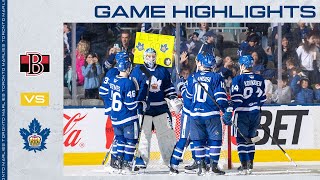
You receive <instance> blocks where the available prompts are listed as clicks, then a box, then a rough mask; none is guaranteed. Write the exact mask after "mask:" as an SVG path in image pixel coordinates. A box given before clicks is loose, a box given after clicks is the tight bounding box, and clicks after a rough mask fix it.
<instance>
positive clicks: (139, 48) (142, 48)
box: [136, 42, 144, 51]
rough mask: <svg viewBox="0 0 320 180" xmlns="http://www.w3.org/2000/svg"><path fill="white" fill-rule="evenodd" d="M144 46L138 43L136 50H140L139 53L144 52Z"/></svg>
mask: <svg viewBox="0 0 320 180" xmlns="http://www.w3.org/2000/svg"><path fill="white" fill-rule="evenodd" d="M143 46H144V44H142V43H141V42H138V45H137V46H136V48H137V49H138V50H139V51H142V50H144V47H143Z"/></svg>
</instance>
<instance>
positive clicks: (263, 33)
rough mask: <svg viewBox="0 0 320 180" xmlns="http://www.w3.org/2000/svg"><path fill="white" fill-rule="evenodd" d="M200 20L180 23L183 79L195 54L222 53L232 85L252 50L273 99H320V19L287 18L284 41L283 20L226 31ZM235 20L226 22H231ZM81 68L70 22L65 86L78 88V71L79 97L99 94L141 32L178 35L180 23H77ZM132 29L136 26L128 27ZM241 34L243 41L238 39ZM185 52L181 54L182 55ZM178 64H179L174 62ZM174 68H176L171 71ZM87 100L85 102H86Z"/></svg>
mask: <svg viewBox="0 0 320 180" xmlns="http://www.w3.org/2000/svg"><path fill="white" fill-rule="evenodd" d="M209 25H211V26H212V24H208V23H199V24H198V28H197V29H195V28H192V29H190V28H186V27H185V26H184V24H181V26H180V40H181V41H180V52H181V53H180V59H179V60H178V61H179V71H180V72H179V77H180V79H178V80H176V78H174V77H173V78H172V80H173V81H174V83H175V84H179V83H181V82H183V79H186V78H187V77H188V75H190V74H191V73H192V72H194V71H195V70H196V63H195V57H196V55H197V54H198V52H200V51H205V52H212V53H213V54H215V56H216V67H215V71H216V72H218V73H220V74H221V75H222V76H223V77H224V78H225V81H226V86H227V88H230V84H231V81H232V78H233V77H234V76H236V75H237V74H238V73H239V67H238V64H237V60H238V58H239V56H241V55H252V57H253V59H254V66H253V69H252V70H253V72H254V73H258V74H261V75H262V76H263V77H264V78H265V83H266V92H267V102H266V103H269V104H272V103H274V104H292V103H294V104H306V103H320V26H319V24H317V23H297V24H290V23H284V24H282V26H281V29H282V34H281V37H282V39H281V44H278V38H279V34H278V32H277V24H267V23H264V24H261V23H260V24H258V23H250V24H248V23H247V24H240V23H234V25H233V26H238V27H240V26H242V27H243V26H244V27H247V28H246V31H243V32H241V33H238V34H232V33H225V32H223V27H222V28H221V30H219V29H217V28H214V27H209ZM227 25H229V24H227V23H226V24H225V26H227ZM76 27H77V28H76V48H75V51H76V65H75V67H76V69H75V70H73V69H72V66H71V62H72V60H71V52H72V44H71V25H70V24H64V34H63V37H64V87H65V98H66V99H70V98H71V96H70V94H71V93H72V83H73V82H72V74H73V73H76V79H77V80H76V85H77V97H78V98H79V99H99V95H98V88H99V86H100V84H101V82H102V81H103V79H104V76H105V74H106V73H107V72H108V70H109V69H110V68H111V67H113V66H114V64H115V61H114V56H115V54H116V53H117V52H119V51H126V52H128V53H129V55H130V58H131V59H133V56H134V41H135V33H136V32H139V31H141V32H148V33H159V34H165V35H173V36H175V35H176V24H175V23H167V24H165V25H164V26H163V27H161V28H160V29H159V28H158V29H157V28H154V27H152V24H151V23H142V24H138V23H136V24H123V23H122V24H117V23H108V24H107V23H105V24H103V23H99V24H93V23H83V24H77V26H76ZM128 29H130V31H128ZM236 39H238V41H237V40H236ZM278 46H281V50H282V57H281V60H282V61H281V62H282V70H281V74H282V76H281V78H278V77H277V76H278V57H279V55H278ZM176 57H179V56H176ZM172 69H175V67H173V68H172ZM170 72H175V71H172V70H170ZM278 85H279V86H280V87H279V88H278ZM80 104H81V103H80Z"/></svg>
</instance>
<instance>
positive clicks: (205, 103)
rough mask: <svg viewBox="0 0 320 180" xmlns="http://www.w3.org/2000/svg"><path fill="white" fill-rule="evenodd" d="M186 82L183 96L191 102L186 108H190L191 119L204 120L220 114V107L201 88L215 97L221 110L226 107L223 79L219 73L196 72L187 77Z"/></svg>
mask: <svg viewBox="0 0 320 180" xmlns="http://www.w3.org/2000/svg"><path fill="white" fill-rule="evenodd" d="M197 80H198V81H199V82H200V83H201V85H200V84H199V83H198V81H197ZM186 84H187V85H186V92H185V97H186V98H187V99H190V100H192V102H193V103H190V107H189V108H187V109H189V110H190V116H192V117H193V119H200V120H206V119H211V118H212V117H217V116H218V117H219V116H220V109H219V108H218V107H217V106H216V104H215V103H214V102H213V101H212V99H211V98H210V97H209V95H208V94H207V93H206V92H205V91H204V90H203V88H205V89H206V91H208V93H209V94H210V96H211V97H213V98H214V99H215V101H216V102H217V103H218V104H219V106H220V108H222V110H224V108H226V107H228V100H227V94H226V91H225V85H224V80H223V78H222V77H221V75H220V74H217V73H214V72H197V73H195V74H194V75H193V76H191V77H189V78H188V81H187V83H186Z"/></svg>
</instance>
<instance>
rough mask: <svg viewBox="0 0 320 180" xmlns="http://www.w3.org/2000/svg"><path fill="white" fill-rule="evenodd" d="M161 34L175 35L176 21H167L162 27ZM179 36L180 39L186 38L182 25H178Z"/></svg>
mask: <svg viewBox="0 0 320 180" xmlns="http://www.w3.org/2000/svg"><path fill="white" fill-rule="evenodd" d="M161 34H164V35H171V36H175V35H176V23H167V24H166V25H165V26H164V27H163V28H162V29H161ZM180 38H181V40H182V41H185V40H187V33H186V28H185V27H184V26H182V25H181V26H180Z"/></svg>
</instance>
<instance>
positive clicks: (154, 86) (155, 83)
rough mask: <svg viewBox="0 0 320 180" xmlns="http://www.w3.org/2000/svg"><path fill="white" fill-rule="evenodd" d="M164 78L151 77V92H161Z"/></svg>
mask: <svg viewBox="0 0 320 180" xmlns="http://www.w3.org/2000/svg"><path fill="white" fill-rule="evenodd" d="M161 83H162V80H158V79H157V78H156V77H154V76H152V77H151V86H150V92H154V93H156V92H159V91H160V87H161Z"/></svg>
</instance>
